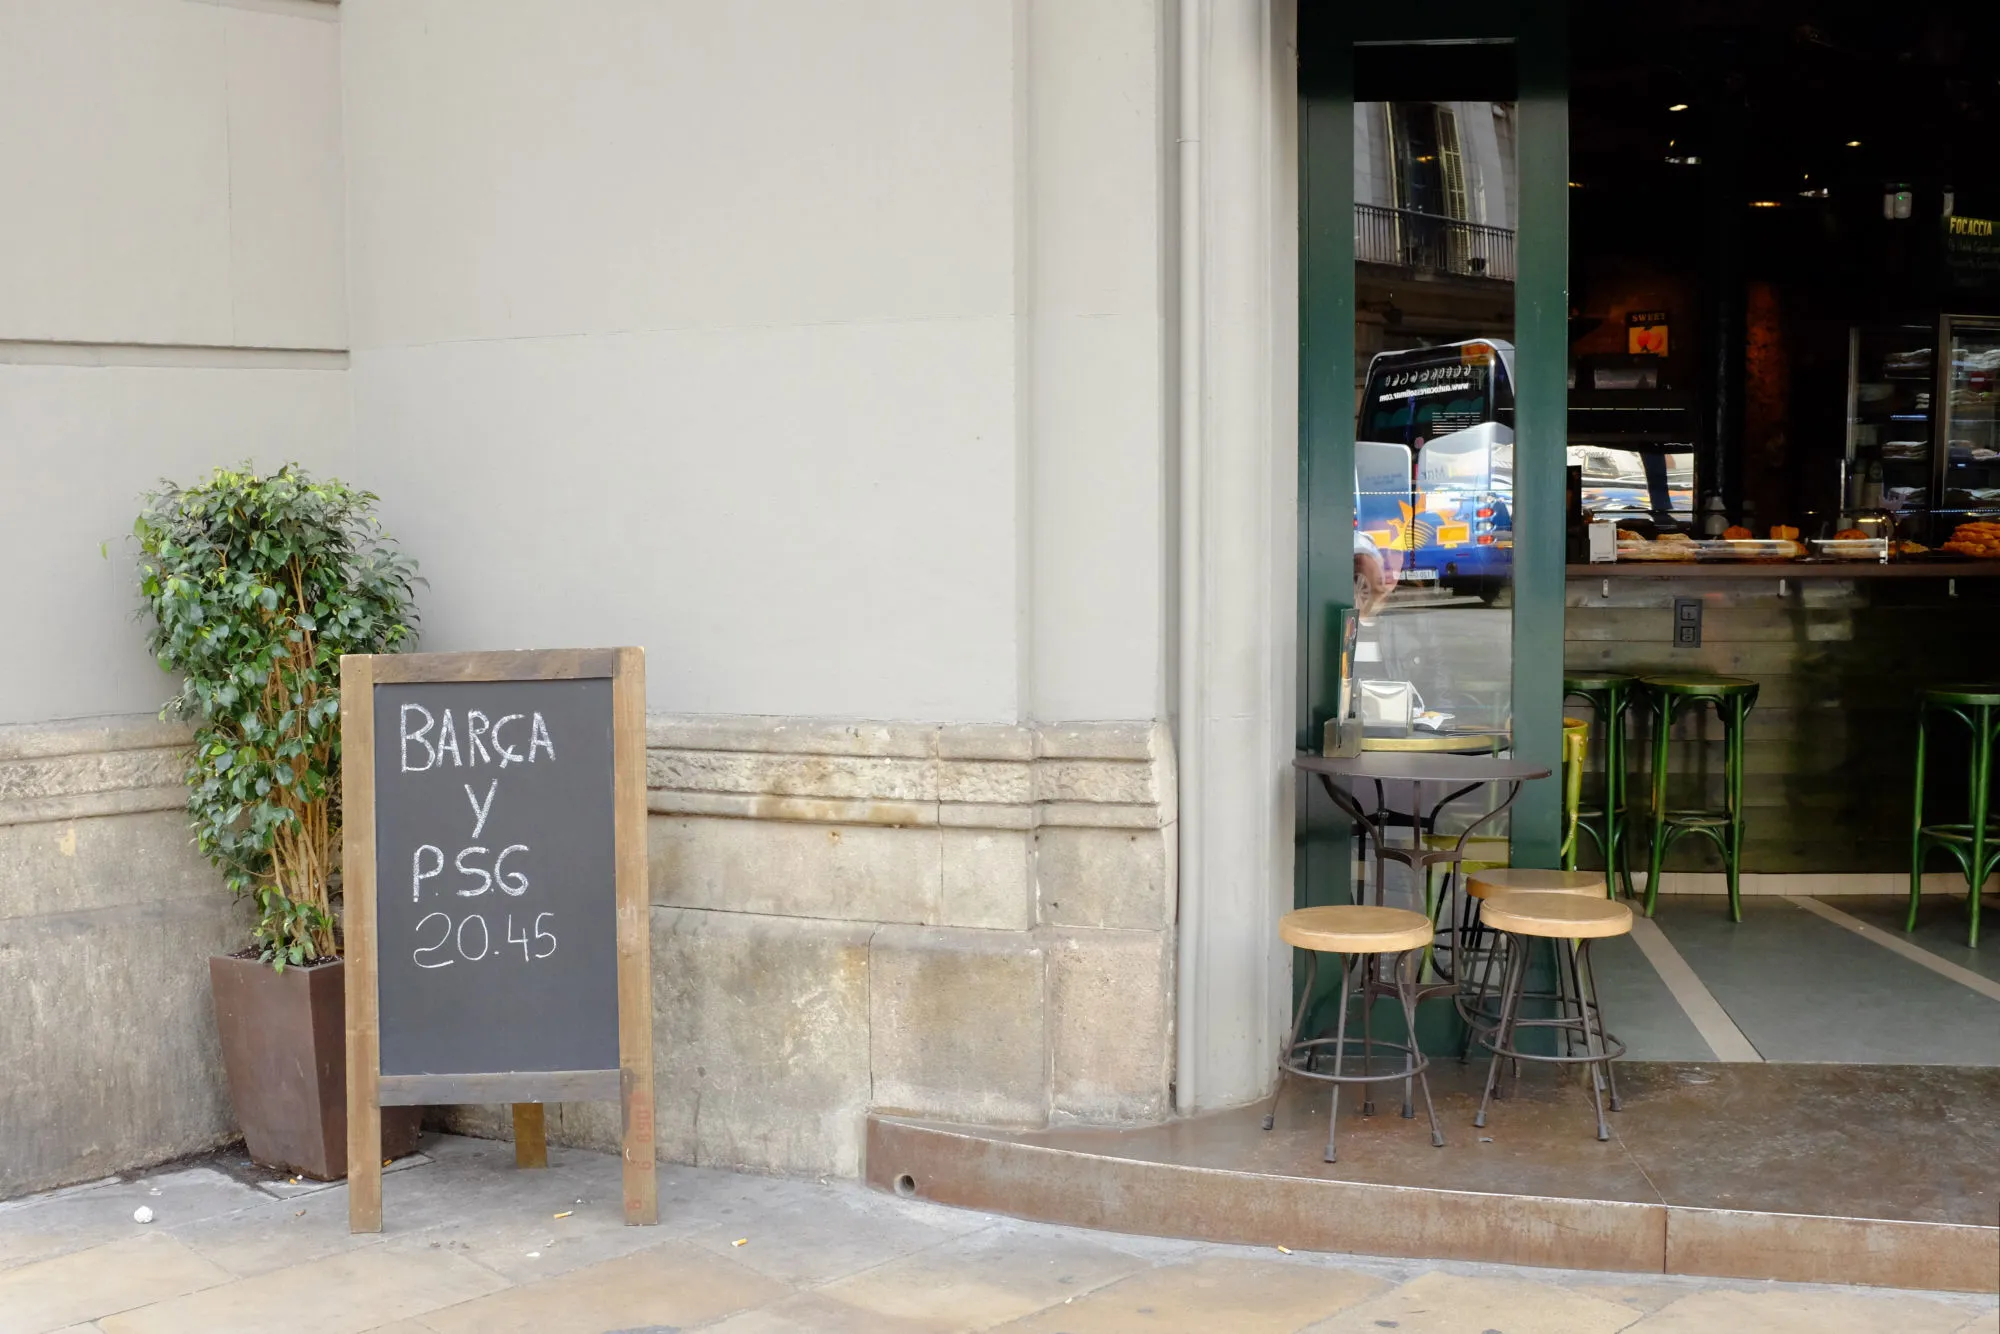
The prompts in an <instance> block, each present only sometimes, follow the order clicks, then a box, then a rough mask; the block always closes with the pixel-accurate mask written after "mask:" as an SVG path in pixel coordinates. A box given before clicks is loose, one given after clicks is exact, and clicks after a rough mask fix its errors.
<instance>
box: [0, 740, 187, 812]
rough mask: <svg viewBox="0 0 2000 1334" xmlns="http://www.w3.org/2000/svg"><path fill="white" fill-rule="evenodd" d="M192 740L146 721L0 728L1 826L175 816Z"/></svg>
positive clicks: (184, 793)
mask: <svg viewBox="0 0 2000 1334" xmlns="http://www.w3.org/2000/svg"><path fill="white" fill-rule="evenodd" d="M190 736H191V729H189V728H188V727H187V726H186V725H185V724H182V723H173V722H162V721H160V720H159V719H158V718H155V717H153V716H152V715H150V714H124V715H115V716H110V717H101V718H81V719H75V720H72V721H67V722H54V723H15V724H9V725H6V726H0V826H4V825H17V824H39V823H43V822H47V821H60V820H78V819H85V818H88V817H91V816H101V815H132V814H138V813H141V812H145V811H166V810H177V809H179V808H180V807H182V806H184V805H185V804H186V803H187V789H186V788H185V787H184V786H183V785H182V782H181V772H182V769H183V767H184V765H185V763H186V758H185V757H186V748H187V744H188V740H189V738H190Z"/></svg>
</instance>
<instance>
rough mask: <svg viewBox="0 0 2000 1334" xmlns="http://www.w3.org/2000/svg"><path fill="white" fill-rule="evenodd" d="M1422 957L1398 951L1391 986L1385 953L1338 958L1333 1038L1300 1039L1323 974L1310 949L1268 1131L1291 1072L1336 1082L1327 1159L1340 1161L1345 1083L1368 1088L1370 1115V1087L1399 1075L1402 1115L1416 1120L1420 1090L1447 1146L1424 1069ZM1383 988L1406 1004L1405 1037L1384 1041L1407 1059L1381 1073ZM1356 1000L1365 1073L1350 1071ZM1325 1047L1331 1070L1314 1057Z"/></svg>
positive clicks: (1435, 1137) (1435, 1134)
mask: <svg viewBox="0 0 2000 1334" xmlns="http://www.w3.org/2000/svg"><path fill="white" fill-rule="evenodd" d="M1423 955H1424V951H1423V949H1422V947H1418V948H1415V949H1408V950H1403V951H1400V952H1398V953H1397V954H1396V955H1395V956H1394V957H1395V960H1396V962H1395V965H1394V974H1393V978H1394V980H1393V984H1392V985H1391V986H1386V987H1385V986H1384V985H1383V984H1382V982H1381V980H1380V978H1379V971H1380V967H1381V958H1382V956H1380V955H1374V954H1368V955H1360V956H1356V957H1354V958H1352V959H1350V958H1349V956H1348V955H1345V954H1341V955H1338V956H1336V957H1338V958H1339V960H1340V999H1339V1002H1338V1004H1339V1007H1340V1008H1339V1014H1338V1015H1337V1016H1336V1018H1335V1020H1334V1032H1333V1036H1332V1037H1330V1038H1308V1039H1306V1040H1304V1041H1301V1040H1300V1037H1299V1034H1300V1031H1301V1029H1302V1028H1303V1026H1304V1023H1305V1014H1306V1009H1307V1007H1308V1006H1309V1005H1310V1004H1311V1000H1312V989H1313V982H1314V981H1315V980H1316V978H1317V976H1318V972H1319V954H1318V953H1317V952H1313V951H1308V953H1307V955H1306V979H1305V990H1304V994H1303V995H1302V996H1301V997H1300V999H1299V1007H1298V1011H1297V1013H1296V1014H1295V1015H1294V1016H1293V1019H1292V1031H1291V1034H1290V1035H1289V1036H1288V1037H1287V1038H1286V1040H1285V1050H1284V1052H1283V1053H1282V1054H1281V1055H1280V1057H1279V1059H1278V1088H1277V1089H1276V1090H1274V1091H1273V1092H1272V1094H1271V1103H1270V1106H1269V1107H1268V1108H1267V1109H1266V1111H1265V1113H1264V1129H1266V1130H1269V1129H1271V1127H1272V1126H1273V1125H1275V1124H1276V1122H1277V1112H1278V1099H1279V1097H1280V1096H1281V1095H1282V1094H1283V1092H1284V1080H1285V1076H1286V1075H1288V1074H1292V1075H1300V1076H1303V1077H1304V1078H1307V1079H1317V1080H1320V1081H1321V1082H1323V1083H1327V1084H1331V1085H1332V1086H1333V1089H1332V1096H1331V1098H1330V1099H1329V1101H1328V1105H1327V1123H1326V1161H1327V1162H1329V1163H1331V1162H1335V1161H1338V1157H1339V1151H1340V1090H1341V1088H1342V1086H1343V1085H1346V1084H1358V1085H1360V1086H1361V1088H1362V1090H1363V1093H1362V1097H1363V1102H1362V1114H1363V1115H1369V1114H1372V1113H1373V1111H1374V1107H1375V1104H1374V1101H1373V1099H1371V1098H1369V1097H1368V1095H1367V1090H1368V1087H1369V1086H1370V1085H1371V1084H1380V1083H1384V1082H1387V1081H1389V1080H1396V1079H1400V1080H1401V1081H1403V1108H1402V1113H1403V1116H1404V1117H1406V1118H1411V1119H1414V1118H1415V1116H1416V1114H1417V1113H1416V1105H1415V1102H1414V1101H1413V1096H1412V1095H1413V1094H1415V1093H1421V1094H1422V1095H1423V1101H1424V1111H1425V1113H1426V1114H1427V1115H1428V1116H1429V1118H1430V1123H1431V1143H1432V1145H1434V1146H1435V1147H1437V1148H1440V1149H1441V1148H1443V1147H1444V1130H1443V1128H1442V1127H1441V1126H1439V1124H1438V1118H1437V1108H1436V1106H1435V1105H1434V1104H1433V1103H1432V1102H1431V1086H1430V1080H1429V1079H1428V1078H1427V1077H1426V1075H1425V1073H1424V1072H1425V1070H1426V1069H1428V1068H1429V1065H1430V1062H1429V1060H1428V1059H1426V1058H1425V1056H1424V1054H1423V1052H1422V1051H1421V1050H1419V1049H1418V1047H1417V1036H1416V1035H1417V992H1416V981H1417V978H1416V974H1417V968H1418V966H1419V963H1420V962H1421V960H1422V959H1423ZM1382 990H1393V991H1394V993H1395V995H1396V998H1397V1000H1398V1002H1399V1003H1400V1004H1401V1006H1402V1010H1403V1024H1404V1032H1405V1037H1406V1041H1403V1042H1384V1043H1381V1044H1380V1045H1381V1046H1383V1047H1384V1048H1386V1049H1388V1050H1389V1051H1393V1052H1400V1053H1402V1054H1403V1056H1404V1060H1403V1062H1402V1063H1401V1065H1400V1066H1399V1067H1398V1068H1396V1069H1394V1070H1390V1071H1385V1072H1382V1073H1376V1071H1375V1069H1374V1048H1375V1046H1376V1045H1377V1044H1376V1042H1375V1041H1374V1025H1373V1023H1372V1020H1371V1012H1372V1011H1373V1009H1374V1003H1375V999H1376V994H1377V992H1378V991H1382ZM1357 999H1358V1000H1359V1001H1360V1003H1361V1028H1362V1036H1361V1037H1360V1039H1359V1042H1360V1044H1361V1063H1362V1065H1361V1073H1360V1074H1352V1073H1349V1071H1348V1069H1347V1062H1348V1059H1349V1053H1348V1047H1349V1044H1350V1043H1352V1042H1354V1041H1356V1039H1353V1038H1350V1037H1348V1034H1347V1025H1348V1011H1349V1010H1351V1009H1352V1008H1353V1002H1354V1001H1355V1000H1357ZM1321 1049H1330V1050H1331V1053H1332V1058H1333V1069H1332V1070H1331V1071H1330V1072H1329V1071H1324V1070H1316V1069H1314V1068H1313V1064H1314V1057H1315V1056H1316V1055H1322V1054H1323V1052H1322V1050H1321Z"/></svg>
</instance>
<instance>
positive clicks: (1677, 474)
mask: <svg viewBox="0 0 2000 1334" xmlns="http://www.w3.org/2000/svg"><path fill="white" fill-rule="evenodd" d="M1569 466H1570V467H1572V468H1581V469H1582V470H1583V508H1584V512H1585V513H1586V514H1589V515H1590V516H1591V517H1593V518H1603V519H1612V520H1616V519H1624V518H1632V519H1652V520H1655V521H1658V520H1662V519H1670V520H1674V521H1676V522H1679V523H1681V524H1692V523H1693V522H1694V454H1693V453H1692V452H1687V453H1664V452H1661V451H1658V450H1637V449H1612V448H1609V447H1606V446H1603V445H1571V446H1570V447H1569Z"/></svg>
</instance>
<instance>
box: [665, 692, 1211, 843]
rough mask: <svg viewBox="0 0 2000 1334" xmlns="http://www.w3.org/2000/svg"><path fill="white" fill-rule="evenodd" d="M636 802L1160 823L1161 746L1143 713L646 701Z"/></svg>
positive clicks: (1168, 812) (841, 818)
mask: <svg viewBox="0 0 2000 1334" xmlns="http://www.w3.org/2000/svg"><path fill="white" fill-rule="evenodd" d="M646 745H647V757H646V758H647V763H646V787H647V806H648V809H650V810H651V811H652V812H653V813H655V814H658V815H703V816H721V817H728V818H736V819H751V820H783V821H798V822H806V823H816V824H858V825H890V826H898V827H945V828H975V829H1016V830H1032V829H1037V828H1043V827H1048V826H1057V827H1071V828H1086V829H1161V828H1164V827H1166V826H1167V825H1169V824H1171V823H1173V820H1174V777H1173V759H1172V757H1173V749H1172V746H1171V744H1170V743H1169V741H1168V739H1167V732H1166V728H1165V726H1164V725H1163V724H1160V723H1155V722H1106V723H1063V724H1040V725H1036V724H1029V725H1023V726H1012V725H1007V724H986V723H964V724H943V725H937V724H919V723H851V722H837V721H822V720H815V719H799V718H758V717H719V716H689V715H678V714H653V715H652V716H651V717H649V718H648V719H647V722H646Z"/></svg>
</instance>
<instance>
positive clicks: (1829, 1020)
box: [1595, 894, 2000, 1066]
mask: <svg viewBox="0 0 2000 1334" xmlns="http://www.w3.org/2000/svg"><path fill="white" fill-rule="evenodd" d="M1814 902H1816V903H1819V904H1822V905H1824V906H1825V907H1828V908H1831V909H1833V910H1835V912H1836V913H1838V914H1843V915H1845V916H1846V917H1848V918H1851V919H1854V920H1855V921H1857V922H1860V923H1863V924H1865V925H1868V926H1872V927H1875V928H1877V930H1878V931H1879V932H1882V933H1887V934H1889V935H1891V936H1893V937H1895V938H1897V939H1900V940H1904V941H1906V942H1907V943H1908V944H1909V945H1913V946H1915V947H1916V948H1917V949H1919V950H1921V951H1923V952H1924V953H1925V954H1927V955H1929V956H1931V957H1932V958H1934V959H1936V960H1938V961H1941V962H1943V963H1945V964H1949V965H1957V966H1958V968H1960V969H1964V970H1969V971H1970V972H1972V973H1974V974H1977V975H1978V976H1979V977H1981V978H1984V979H1987V980H1990V981H1994V982H2000V913H1995V911H1994V909H1995V907H1996V906H2000V901H1996V900H1993V899H1991V898H1990V897H1989V899H1988V902H1987V905H1986V911H1987V912H1988V913H1989V914H1993V915H1992V916H1991V917H1990V918H1989V920H1990V921H1991V922H1993V924H1994V926H1993V929H1992V931H1991V936H1990V939H1989V940H1988V941H1987V942H1986V943H1985V944H1984V945H1982V946H1981V947H1979V948H1977V949H1973V948H1969V947H1968V946H1967V945H1966V943H1965V901H1964V899H1963V897H1945V896H1926V897H1925V899H1924V900H1923V904H1922V908H1921V910H1920V913H1919V918H1918V927H1917V930H1916V931H1915V932H1914V933H1912V934H1911V935H1909V936H1904V934H1903V914H1904V912H1905V910H1906V908H1907V903H1908V901H1907V900H1904V899H1890V898H1875V897H1861V896H1838V897H1827V898H1823V899H1817V900H1814ZM1653 920H1654V922H1655V923H1656V924H1657V926H1658V927H1659V930H1660V934H1661V935H1662V936H1664V938H1665V940H1666V942H1667V943H1668V944H1669V945H1670V946H1671V947H1672V949H1673V950H1674V951H1675V952H1676V953H1678V954H1679V955H1680V957H1681V958H1682V959H1683V960H1685V961H1686V963H1687V965H1688V967H1689V968H1690V969H1691V970H1692V972H1693V974H1694V976H1695V978H1697V979H1698V980H1699V982H1700V984H1701V985H1702V986H1704V987H1706V988H1707V991H1708V993H1709V995H1711V996H1713V997H1714V999H1715V1001H1716V1003H1717V1004H1719V1005H1720V1006H1721V1008H1722V1010H1723V1011H1724V1012H1725V1013H1726V1014H1727V1015H1728V1018H1729V1020H1730V1021H1731V1022H1733V1023H1734V1024H1735V1025H1736V1027H1737V1028H1738V1029H1739V1030H1741V1032H1742V1034H1743V1036H1744V1037H1745V1038H1747V1039H1748V1040H1749V1042H1750V1044H1751V1046H1752V1047H1754V1048H1755V1050H1756V1052H1757V1054H1758V1055H1759V1056H1761V1057H1762V1058H1763V1059H1764V1060H1766V1061H1781V1062H1809V1063H1822V1064H1853V1065H1961V1066H1965V1065H1969V1066H2000V997H1996V996H1995V995H1992V994H1986V993H1984V992H1982V991H1980V990H1978V989H1975V988H1974V987H1973V986H1971V985H1968V984H1967V983H1966V981H1965V980H1963V979H1962V978H1957V977H1953V976H1949V975H1946V974H1945V973H1942V972H1940V971H1938V970H1937V969H1935V968H1929V967H1925V966H1924V964H1923V963H1921V962H1918V961H1916V960H1914V959H1912V958H1910V957H1908V956H1907V955H1906V954H1904V953H1900V952H1898V951H1896V950H1894V949H1892V948H1890V947H1889V946H1887V945H1886V944H1884V943H1882V942H1881V941H1880V940H1879V938H1876V937H1874V936H1871V935H1869V934H1864V933H1861V932H1858V931H1856V930H1854V929H1852V927H1851V926H1848V925H1845V924H1843V923H1842V922H1840V921H1835V920H1827V918H1826V917H1825V916H1823V915H1820V914H1815V913H1814V912H1812V911H1810V910H1809V909H1808V908H1807V907H1805V906H1803V905H1802V904H1801V903H1799V902H1797V901H1794V900H1791V899H1787V898H1779V897H1750V898H1746V899H1745V900H1744V904H1743V920H1742V921H1741V922H1731V921H1730V920H1729V915H1728V909H1727V900H1725V899H1723V898H1722V897H1721V896H1719V895H1707V894H1703V895H1662V896H1661V897H1660V902H1659V907H1658V909H1657V911H1656V912H1655V914H1654V919H1653ZM1595 948H1596V950H1597V970H1598V978H1599V983H1600V986H1601V989H1602V991H1603V995H1604V1004H1605V1013H1606V1016H1607V1022H1608V1025H1609V1027H1610V1028H1611V1030H1612V1031H1613V1032H1614V1033H1616V1034H1617V1035H1618V1036H1619V1037H1620V1038H1622V1039H1624V1041H1625V1042H1626V1044H1627V1048H1628V1055H1629V1056H1630V1058H1631V1059H1633V1060H1642V1061H1705V1060H1714V1059H1717V1053H1716V1052H1715V1051H1714V1050H1713V1049H1712V1048H1711V1046H1710V1044H1709V1043H1708V1042H1707V1041H1705V1040H1704V1038H1703V1037H1702V1035H1701V1034H1700V1032H1698V1031H1697V1029H1696V1026H1695V1024H1694V1023H1693V1021H1692V1020H1690V1018H1689V1017H1688V1005H1687V1003H1686V1002H1687V998H1686V997H1684V996H1676V994H1675V992H1674V989H1673V988H1672V987H1670V986H1669V985H1668V984H1667V983H1666V982H1665V981H1663V980H1662V978H1661V975H1660V972H1659V971H1658V970H1657V969H1656V968H1655V967H1654V966H1653V964H1652V963H1651V961H1649V960H1648V959H1647V958H1646V956H1645V954H1644V953H1643V952H1642V951H1641V950H1640V949H1639V947H1638V944H1637V943H1636V942H1635V941H1633V940H1631V939H1629V938H1624V939H1618V940H1614V941H1607V942H1605V943H1603V944H1602V945H1599V946H1597V947H1595Z"/></svg>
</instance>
